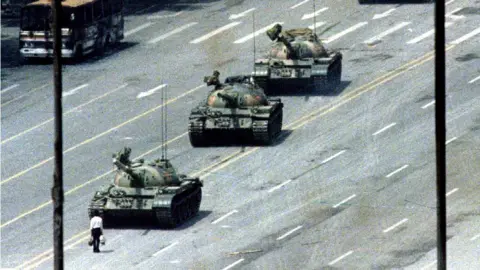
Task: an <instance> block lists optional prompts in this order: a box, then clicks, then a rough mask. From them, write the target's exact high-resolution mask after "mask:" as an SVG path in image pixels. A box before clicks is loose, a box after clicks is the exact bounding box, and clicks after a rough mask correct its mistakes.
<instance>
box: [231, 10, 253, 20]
mask: <svg viewBox="0 0 480 270" xmlns="http://www.w3.org/2000/svg"><path fill="white" fill-rule="evenodd" d="M255 9H256V8H251V9H249V10H245V11H244V12H241V13H238V14H232V15H230V17H228V19H229V20H236V19H238V18H240V17H243V16H245V15H247V14H248V13H250V12H252V11H254V10H255Z"/></svg>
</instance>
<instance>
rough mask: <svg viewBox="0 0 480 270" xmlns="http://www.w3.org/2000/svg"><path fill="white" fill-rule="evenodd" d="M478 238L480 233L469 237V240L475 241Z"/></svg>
mask: <svg viewBox="0 0 480 270" xmlns="http://www.w3.org/2000/svg"><path fill="white" fill-rule="evenodd" d="M478 238H480V233H479V234H477V235H475V236H474V237H472V238H470V241H475V240H477V239H478Z"/></svg>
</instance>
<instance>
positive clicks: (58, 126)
mask: <svg viewBox="0 0 480 270" xmlns="http://www.w3.org/2000/svg"><path fill="white" fill-rule="evenodd" d="M52 13H53V23H52V32H53V82H54V90H53V97H54V114H55V135H54V136H55V137H54V152H55V154H54V156H55V165H54V166H55V167H54V173H53V188H52V201H53V257H54V259H53V263H54V269H55V270H63V266H64V264H63V199H64V198H63V138H62V129H63V127H62V61H61V60H62V58H61V57H62V52H61V46H62V36H61V29H60V28H61V26H60V18H61V14H62V4H61V0H52ZM46 42H48V40H47V41H46Z"/></svg>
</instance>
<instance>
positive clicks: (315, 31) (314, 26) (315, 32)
mask: <svg viewBox="0 0 480 270" xmlns="http://www.w3.org/2000/svg"><path fill="white" fill-rule="evenodd" d="M312 3H313V34H314V35H317V19H316V18H315V17H317V16H315V15H316V14H315V0H313V1H312Z"/></svg>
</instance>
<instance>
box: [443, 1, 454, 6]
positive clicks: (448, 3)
mask: <svg viewBox="0 0 480 270" xmlns="http://www.w3.org/2000/svg"><path fill="white" fill-rule="evenodd" d="M454 1H455V0H450V1H448V2H446V3H445V6H446V5H450V4H451V3H453V2H454Z"/></svg>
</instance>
